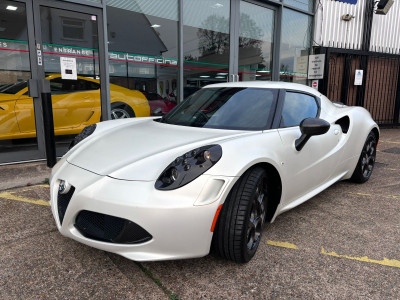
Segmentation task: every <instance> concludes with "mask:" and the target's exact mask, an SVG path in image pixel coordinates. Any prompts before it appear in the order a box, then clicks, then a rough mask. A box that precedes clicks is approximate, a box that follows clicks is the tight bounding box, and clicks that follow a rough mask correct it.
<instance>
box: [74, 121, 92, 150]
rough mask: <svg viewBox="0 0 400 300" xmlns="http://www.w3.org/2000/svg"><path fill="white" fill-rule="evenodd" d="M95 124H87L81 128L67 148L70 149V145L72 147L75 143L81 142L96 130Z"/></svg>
mask: <svg viewBox="0 0 400 300" xmlns="http://www.w3.org/2000/svg"><path fill="white" fill-rule="evenodd" d="M96 126H97V125H96V124H92V125H89V126H86V127H85V128H83V130H82V131H81V133H80V134H78V135H77V136H76V137H75V138H74V139H73V140H72V142H71V144H69V148H68V150H70V149H71V148H72V147H74V146H75V145H77V144H78V143H80V142H82V141H83V140H84V139H86V138H87V137H88V136H89V135H91V134H92V133H93V132H94V131H95V130H96Z"/></svg>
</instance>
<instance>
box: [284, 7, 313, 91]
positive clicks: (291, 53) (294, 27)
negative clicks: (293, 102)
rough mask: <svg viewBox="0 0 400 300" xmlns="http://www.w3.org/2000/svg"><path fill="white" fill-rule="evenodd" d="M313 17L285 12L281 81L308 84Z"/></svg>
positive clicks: (294, 12)
mask: <svg viewBox="0 0 400 300" xmlns="http://www.w3.org/2000/svg"><path fill="white" fill-rule="evenodd" d="M311 26H312V17H310V16H308V15H305V14H302V13H299V12H296V11H293V10H290V9H284V10H283V17H282V38H281V53H280V56H281V61H280V80H282V81H289V82H297V83H302V84H307V71H308V55H309V53H310V47H311Z"/></svg>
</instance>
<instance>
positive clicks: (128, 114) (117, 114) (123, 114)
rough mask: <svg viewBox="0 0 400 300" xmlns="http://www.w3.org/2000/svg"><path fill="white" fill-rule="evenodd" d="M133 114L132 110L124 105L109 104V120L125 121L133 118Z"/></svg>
mask: <svg viewBox="0 0 400 300" xmlns="http://www.w3.org/2000/svg"><path fill="white" fill-rule="evenodd" d="M134 117H135V112H134V111H133V110H132V108H131V107H130V106H129V105H127V104H124V103H112V104H111V119H112V120H115V119H126V118H134Z"/></svg>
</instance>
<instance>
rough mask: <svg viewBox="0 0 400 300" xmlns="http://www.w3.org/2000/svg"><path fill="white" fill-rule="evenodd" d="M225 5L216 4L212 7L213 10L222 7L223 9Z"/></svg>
mask: <svg viewBox="0 0 400 300" xmlns="http://www.w3.org/2000/svg"><path fill="white" fill-rule="evenodd" d="M223 6H224V5H223V4H221V3H218V2H217V3H215V4H214V5H211V7H212V8H221V7H223Z"/></svg>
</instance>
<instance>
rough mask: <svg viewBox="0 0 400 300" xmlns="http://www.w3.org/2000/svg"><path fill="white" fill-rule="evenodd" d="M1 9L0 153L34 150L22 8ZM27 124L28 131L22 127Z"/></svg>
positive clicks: (8, 5)
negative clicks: (28, 123) (28, 126)
mask: <svg viewBox="0 0 400 300" xmlns="http://www.w3.org/2000/svg"><path fill="white" fill-rule="evenodd" d="M1 4H2V5H1V6H0V16H1V24H0V152H8V151H17V150H22V149H29V150H33V149H37V141H36V128H35V115H34V110H33V100H32V98H30V97H29V96H28V95H27V93H28V88H27V83H26V80H28V79H29V78H31V72H30V71H31V69H30V61H29V47H28V33H27V22H26V9H25V4H24V3H20V2H14V1H2V2H1ZM27 120H29V122H30V123H31V127H30V130H26V128H25V127H24V126H25V124H26V122H27Z"/></svg>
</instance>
